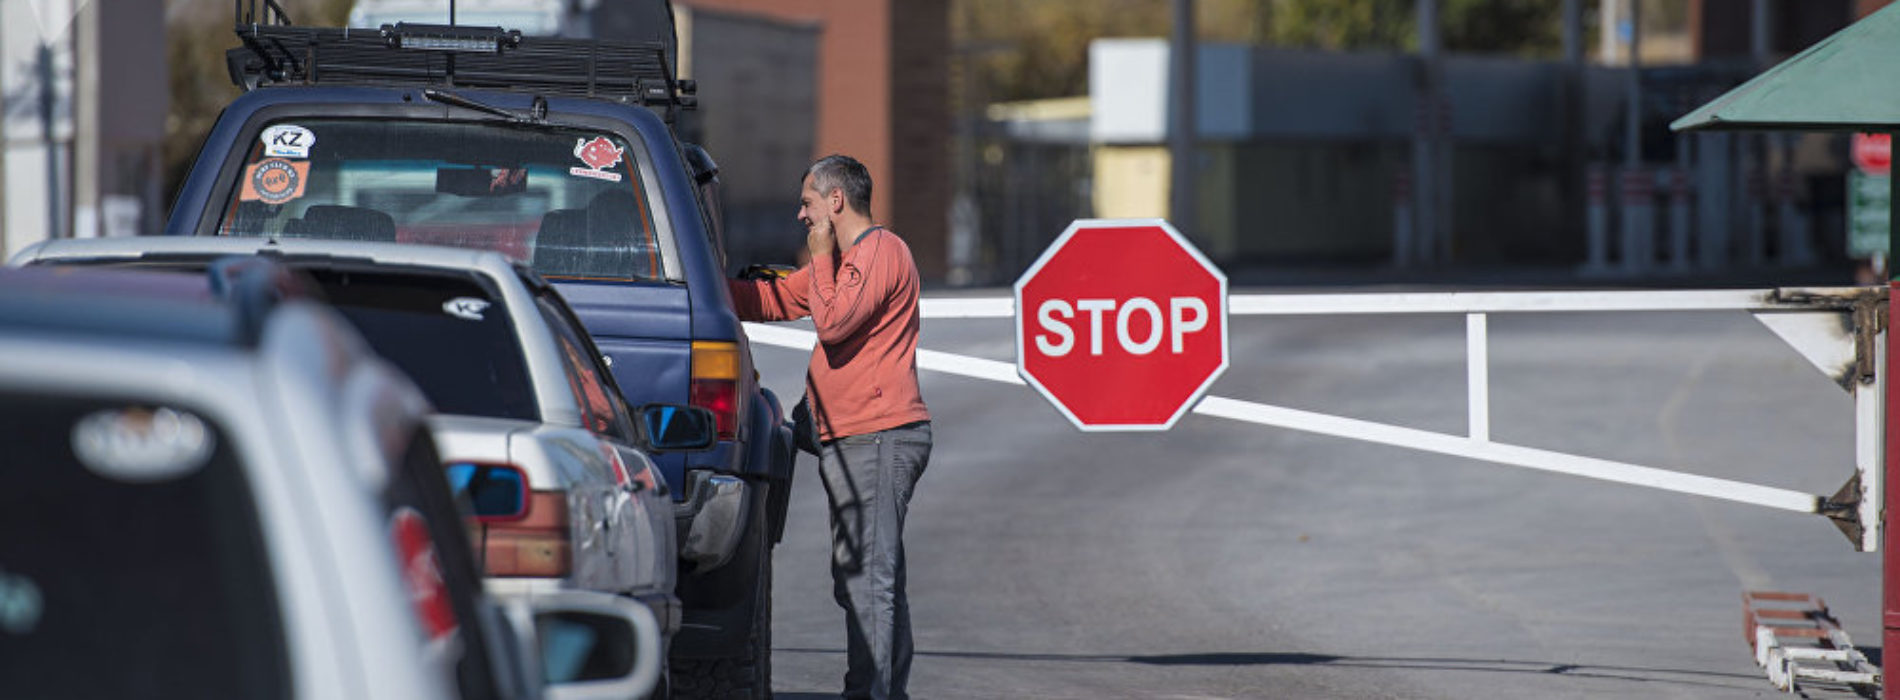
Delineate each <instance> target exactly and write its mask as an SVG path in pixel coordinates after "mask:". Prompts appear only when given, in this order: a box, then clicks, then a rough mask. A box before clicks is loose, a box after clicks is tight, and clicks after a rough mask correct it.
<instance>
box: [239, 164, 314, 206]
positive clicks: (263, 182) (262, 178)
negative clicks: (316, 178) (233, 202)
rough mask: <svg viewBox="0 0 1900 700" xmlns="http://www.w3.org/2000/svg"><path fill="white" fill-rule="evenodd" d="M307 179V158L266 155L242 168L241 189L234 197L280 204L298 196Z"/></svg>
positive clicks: (241, 199)
mask: <svg viewBox="0 0 1900 700" xmlns="http://www.w3.org/2000/svg"><path fill="white" fill-rule="evenodd" d="M309 179H310V163H309V162H308V161H297V162H291V161H288V160H284V159H282V158H266V159H264V160H262V161H259V162H257V163H254V164H251V165H249V166H247V167H245V168H244V189H243V191H241V192H239V193H238V200H239V201H245V202H263V203H265V204H283V203H284V202H288V201H290V200H293V199H296V198H298V197H302V196H303V186H304V181H306V180H309Z"/></svg>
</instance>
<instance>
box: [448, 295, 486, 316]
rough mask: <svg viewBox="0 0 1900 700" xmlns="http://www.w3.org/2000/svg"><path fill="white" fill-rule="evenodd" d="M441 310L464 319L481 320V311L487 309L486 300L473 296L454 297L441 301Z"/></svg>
mask: <svg viewBox="0 0 1900 700" xmlns="http://www.w3.org/2000/svg"><path fill="white" fill-rule="evenodd" d="M442 310H443V311H446V312H448V314H449V315H450V316H454V317H456V318H459V319H463V320H466V321H480V320H482V312H483V311H487V310H488V300H486V299H476V298H474V297H456V298H454V299H450V300H448V301H445V302H442Z"/></svg>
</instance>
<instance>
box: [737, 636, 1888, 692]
mask: <svg viewBox="0 0 1900 700" xmlns="http://www.w3.org/2000/svg"><path fill="white" fill-rule="evenodd" d="M774 651H776V652H782V653H790V654H837V655H840V656H842V655H843V654H844V650H842V649H812V648H781V649H775V650H774ZM1863 653H1867V654H1868V656H1869V658H1875V657H1876V656H1877V655H1878V654H1879V650H1878V648H1875V649H1873V650H1865V649H1863ZM917 656H920V657H927V658H948V659H976V660H991V661H1026V662H1034V661H1055V662H1074V663H1126V664H1145V665H1150V666H1325V667H1331V668H1369V669H1386V670H1419V671H1463V672H1475V673H1528V674H1540V675H1553V676H1565V677H1571V678H1591V679H1600V680H1623V681H1633V682H1639V683H1668V684H1672V685H1691V686H1710V687H1722V688H1734V687H1737V686H1736V685H1735V684H1733V683H1726V682H1717V681H1747V682H1750V683H1755V682H1760V683H1764V684H1765V683H1766V680H1765V679H1764V677H1763V676H1760V675H1757V674H1751V673H1723V672H1717V671H1696V670H1690V669H1672V668H1650V667H1641V666H1595V665H1589V664H1562V663H1553V662H1549V661H1519V660H1512V659H1457V658H1441V657H1387V656H1341V655H1337V654H1314V653H1306V652H1215V653H1204V654H1157V655H1117V654H1011V653H1001V652H977V651H923V650H919V651H917ZM1764 687H1766V686H1764ZM778 697H794V696H786V695H779V696H778ZM796 697H802V696H796Z"/></svg>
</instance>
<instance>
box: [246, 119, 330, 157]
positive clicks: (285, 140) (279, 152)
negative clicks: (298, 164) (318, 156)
mask: <svg viewBox="0 0 1900 700" xmlns="http://www.w3.org/2000/svg"><path fill="white" fill-rule="evenodd" d="M258 138H259V139H260V140H262V141H263V142H264V155H266V156H270V157H272V158H309V157H310V148H311V147H312V146H315V145H317V135H316V134H313V133H311V132H310V130H309V129H305V128H303V127H301V126H297V125H296V124H278V125H276V126H273V127H270V128H268V129H265V130H264V133H263V134H262V135H260V136H259V137H258Z"/></svg>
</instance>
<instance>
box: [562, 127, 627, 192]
mask: <svg viewBox="0 0 1900 700" xmlns="http://www.w3.org/2000/svg"><path fill="white" fill-rule="evenodd" d="M626 152H627V151H626V149H624V148H621V147H619V146H615V145H614V142H612V141H608V140H607V137H605V136H595V137H594V140H592V141H589V140H587V139H584V138H582V139H574V157H575V158H579V159H581V162H582V163H586V164H587V167H585V168H582V167H578V166H576V167H572V168H568V169H567V173H568V174H569V175H579V176H581V177H591V178H594V179H596V180H606V181H608V182H619V181H620V173H616V172H609V171H608V170H607V169H608V168H611V167H613V166H616V165H619V164H620V156H621V155H622V154H625V153H626Z"/></svg>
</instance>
